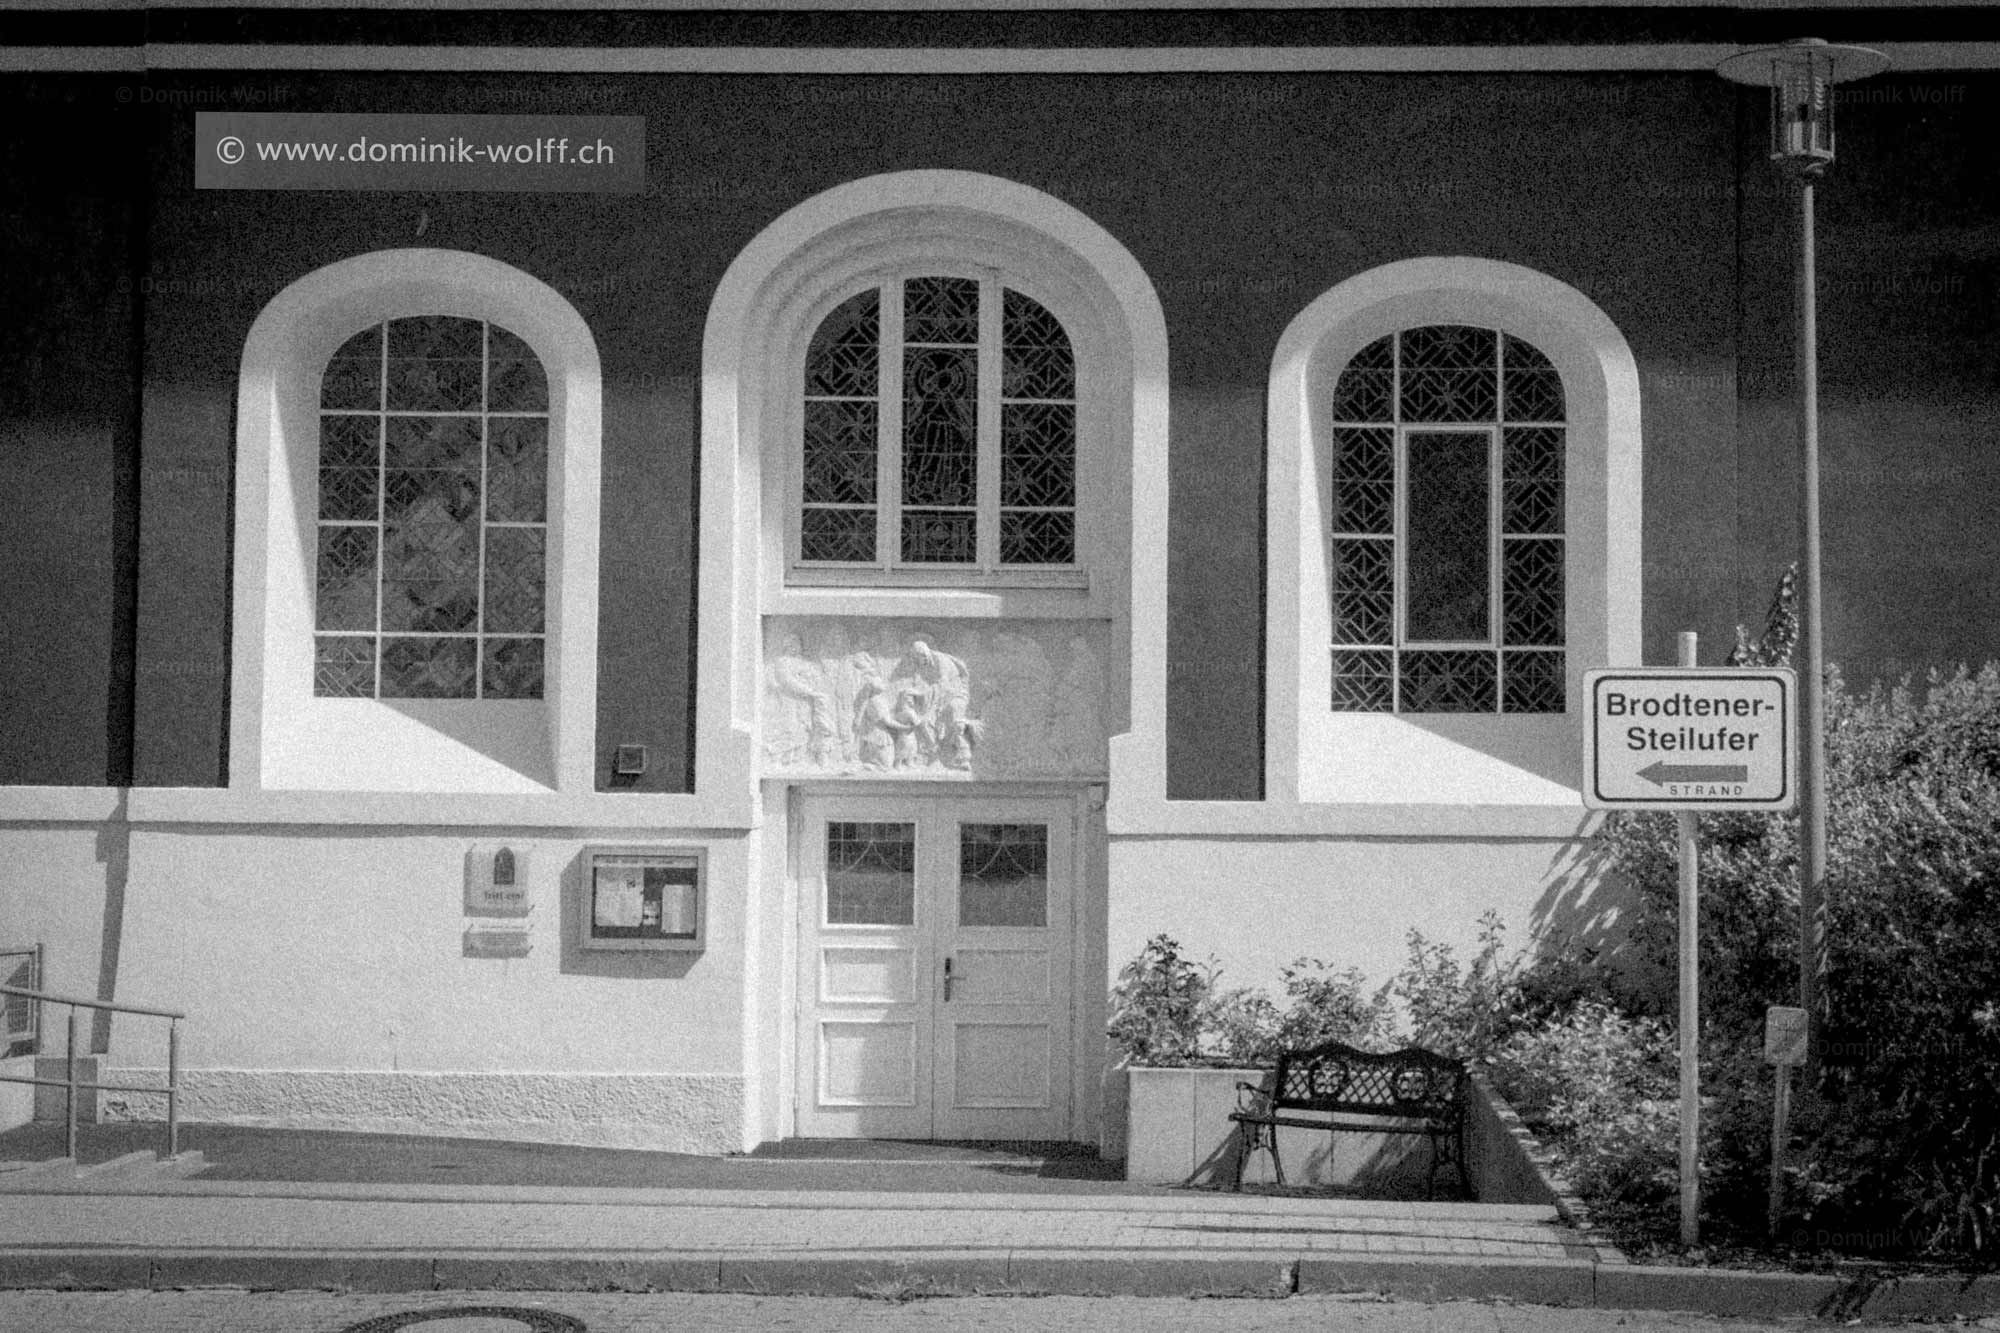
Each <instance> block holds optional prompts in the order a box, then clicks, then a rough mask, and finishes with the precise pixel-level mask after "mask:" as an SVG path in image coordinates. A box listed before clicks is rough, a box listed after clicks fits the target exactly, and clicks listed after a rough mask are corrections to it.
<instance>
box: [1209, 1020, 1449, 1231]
mask: <svg viewBox="0 0 2000 1333" xmlns="http://www.w3.org/2000/svg"><path fill="white" fill-rule="evenodd" d="M1465 1083H1466V1080H1465V1065H1464V1063H1463V1062H1461V1061H1458V1060H1454V1059H1452V1058H1450V1057H1449V1056H1444V1055H1439V1054H1437V1053H1436V1052H1435V1051H1426V1050H1423V1049H1421V1048H1419V1047H1416V1046H1408V1047H1405V1048H1403V1049H1402V1050H1400V1051H1390V1052H1387V1053H1386V1054H1384V1053H1378V1052H1375V1051H1363V1050H1358V1049H1356V1048H1355V1047H1352V1046H1348V1045H1346V1044H1344V1043H1342V1042H1337V1041H1330V1042H1327V1043H1325V1044H1324V1045H1320V1046H1314V1047H1310V1048H1308V1049H1306V1050H1299V1051H1286V1052H1284V1053H1282V1054H1281V1055H1279V1057H1278V1068H1277V1072H1276V1073H1275V1074H1274V1075H1273V1077H1272V1079H1271V1081H1270V1083H1269V1085H1268V1086H1265V1085H1259V1084H1255V1083H1238V1084H1237V1085H1236V1089H1237V1092H1236V1102H1237V1109H1236V1110H1234V1111H1231V1112H1230V1113H1229V1118H1230V1119H1231V1120H1234V1121H1235V1122H1236V1131H1237V1135H1238V1138H1239V1139H1240V1143H1239V1150H1238V1152H1237V1154H1236V1180H1235V1183H1234V1184H1233V1185H1232V1186H1231V1188H1232V1189H1238V1190H1240V1189H1242V1188H1243V1164H1244V1163H1245V1162H1247V1161H1249V1159H1250V1154H1252V1153H1254V1152H1256V1151H1257V1149H1259V1148H1266V1149H1269V1150H1270V1153H1271V1165H1272V1166H1273V1167H1275V1168H1276V1170H1277V1174H1278V1183H1279V1184H1280V1185H1282V1184H1284V1183H1285V1164H1284V1162H1283V1161H1282V1160H1281V1159H1280V1158H1279V1156H1278V1127H1279V1126H1280V1125H1288V1126H1292V1127H1294V1128H1298V1129H1324V1130H1329V1131H1331V1132H1332V1133H1334V1134H1339V1133H1341V1132H1343V1131H1347V1132H1352V1133H1357V1134H1422V1135H1424V1136H1425V1137H1427V1138H1428V1139H1429V1140H1430V1144H1431V1165H1430V1172H1429V1175H1428V1176H1427V1177H1426V1180H1425V1187H1426V1189H1427V1190H1428V1191H1429V1192H1430V1194H1432V1195H1433V1196H1435V1195H1436V1193H1437V1171H1438V1168H1439V1167H1440V1166H1443V1165H1445V1164H1446V1163H1450V1164H1451V1165H1454V1166H1456V1167H1457V1168H1458V1182H1459V1184H1460V1185H1461V1186H1462V1187H1464V1189H1465V1191H1466V1193H1468V1194H1470V1193H1471V1192H1472V1183H1471V1181H1470V1180H1468V1179H1467V1177H1466V1174H1465ZM1356 1117H1365V1118H1356Z"/></svg>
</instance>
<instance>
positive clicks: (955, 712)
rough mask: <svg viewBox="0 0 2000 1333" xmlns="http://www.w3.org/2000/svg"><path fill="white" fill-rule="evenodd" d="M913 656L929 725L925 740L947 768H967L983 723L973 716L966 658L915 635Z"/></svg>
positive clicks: (970, 680) (911, 654) (970, 763)
mask: <svg viewBox="0 0 2000 1333" xmlns="http://www.w3.org/2000/svg"><path fill="white" fill-rule="evenodd" d="M910 656H911V657H913V658H915V659H916V663H917V679H918V680H919V681H921V682H923V683H922V686H921V687H920V688H921V689H922V691H923V697H924V701H925V703H926V704H927V705H928V707H927V708H926V709H925V712H926V713H927V714H928V716H929V721H930V727H929V729H928V734H927V736H926V738H925V739H926V741H927V743H928V745H929V747H930V749H931V750H932V752H933V753H934V755H935V756H936V758H937V760H938V762H940V763H942V764H943V765H944V766H945V767H947V768H970V767H971V766H972V750H973V747H974V746H976V745H977V744H978V743H979V737H980V735H981V734H982V733H983V732H984V730H985V724H984V723H983V722H981V721H979V719H977V718H975V717H973V716H972V677H971V676H970V675H968V674H967V672H966V670H965V662H964V661H963V660H962V659H960V658H956V657H953V656H952V655H951V654H950V653H941V652H939V651H937V649H935V648H933V647H931V646H930V645H929V644H927V643H925V642H924V641H923V640H922V639H918V640H917V641H916V642H915V643H914V644H912V645H911V647H910Z"/></svg>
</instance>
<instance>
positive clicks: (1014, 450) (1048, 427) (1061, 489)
mask: <svg viewBox="0 0 2000 1333" xmlns="http://www.w3.org/2000/svg"><path fill="white" fill-rule="evenodd" d="M1000 503H1001V504H1002V505H1003V506H1005V507H1008V508H1016V507H1021V508H1036V509H1048V508H1057V507H1066V506H1071V505H1074V504H1075V503H1076V409H1075V408H1074V407H1071V406H1069V405H1068V404H1066V403H1062V404H1057V403H1005V404H1003V405H1002V406H1001V408H1000Z"/></svg>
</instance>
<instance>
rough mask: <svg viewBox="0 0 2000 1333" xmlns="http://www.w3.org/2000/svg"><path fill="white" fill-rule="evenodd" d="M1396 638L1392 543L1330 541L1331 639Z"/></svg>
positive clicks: (1353, 539)
mask: <svg viewBox="0 0 2000 1333" xmlns="http://www.w3.org/2000/svg"><path fill="white" fill-rule="evenodd" d="M1395 637H1396V543H1395V542H1394V541H1393V540H1390V539H1387V538H1380V537H1339V538H1335V539H1334V543H1333V641H1334V642H1335V643H1347V644H1357V645H1360V644H1379V645H1381V646H1383V647H1387V646H1388V645H1390V644H1391V643H1393V642H1395Z"/></svg>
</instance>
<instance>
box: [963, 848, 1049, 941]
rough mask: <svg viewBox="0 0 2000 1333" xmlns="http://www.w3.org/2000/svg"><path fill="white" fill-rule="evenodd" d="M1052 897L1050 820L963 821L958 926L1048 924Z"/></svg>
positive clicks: (1033, 925) (1030, 925) (1032, 925)
mask: <svg viewBox="0 0 2000 1333" xmlns="http://www.w3.org/2000/svg"><path fill="white" fill-rule="evenodd" d="M1048 902H1049V830H1048V827H1047V826H1046V825H1043V824H961V825H959V827H958V924H959V925H961V926H1003V927H1004V926H1011V927H1014V928H1016V929H1020V928H1029V927H1040V926H1046V925H1048V910H1049V909H1048Z"/></svg>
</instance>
